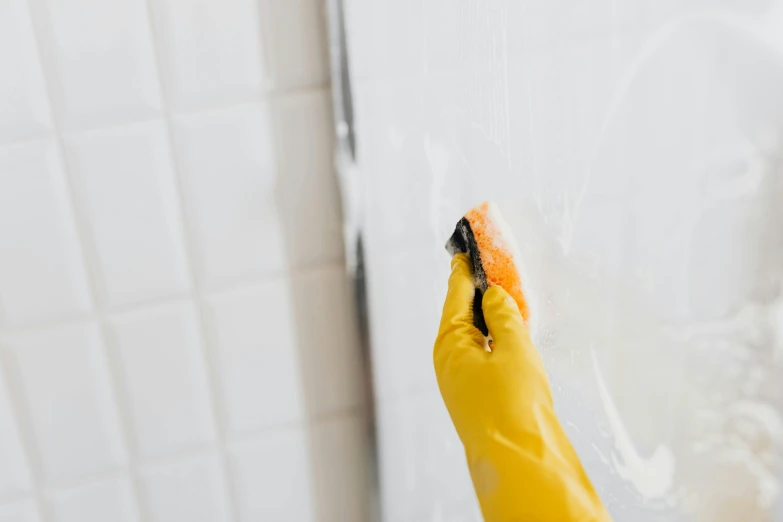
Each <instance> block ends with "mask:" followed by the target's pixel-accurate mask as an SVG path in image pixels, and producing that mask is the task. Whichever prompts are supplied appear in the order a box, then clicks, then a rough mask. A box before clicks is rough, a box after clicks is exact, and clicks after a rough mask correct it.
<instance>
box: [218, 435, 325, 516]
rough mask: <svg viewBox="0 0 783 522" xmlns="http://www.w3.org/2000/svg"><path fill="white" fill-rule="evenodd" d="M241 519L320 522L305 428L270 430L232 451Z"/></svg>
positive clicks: (232, 465) (232, 463)
mask: <svg viewBox="0 0 783 522" xmlns="http://www.w3.org/2000/svg"><path fill="white" fill-rule="evenodd" d="M230 467H231V470H232V473H233V478H234V481H235V483H236V487H237V505H238V510H239V520H240V521H241V522H253V521H255V520H279V521H280V522H308V521H311V520H316V518H315V510H314V505H313V493H312V478H311V468H310V452H309V448H308V441H307V436H306V434H305V432H304V431H303V430H302V429H301V428H291V429H285V430H280V431H270V432H268V433H267V434H265V435H263V436H262V437H260V438H259V439H258V440H257V441H254V442H253V443H252V444H250V445H242V446H239V447H236V448H234V449H232V450H231V465H230Z"/></svg>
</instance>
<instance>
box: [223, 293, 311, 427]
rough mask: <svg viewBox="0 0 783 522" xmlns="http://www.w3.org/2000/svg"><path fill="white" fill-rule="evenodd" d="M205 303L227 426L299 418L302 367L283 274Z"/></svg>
mask: <svg viewBox="0 0 783 522" xmlns="http://www.w3.org/2000/svg"><path fill="white" fill-rule="evenodd" d="M208 303H209V304H208V308H209V315H208V324H209V327H210V332H211V335H213V337H214V341H215V342H214V345H213V346H214V349H215V351H216V356H217V357H216V358H217V365H218V367H219V368H220V375H221V378H220V381H221V384H222V388H223V390H222V396H223V400H224V402H225V410H226V415H227V428H228V431H229V432H231V433H233V434H239V433H242V432H248V431H254V430H259V429H263V428H266V427H270V426H276V425H281V424H289V423H293V422H296V421H300V420H302V419H303V418H304V415H305V412H304V411H303V404H302V395H303V394H302V386H303V383H302V376H301V371H302V370H301V367H300V357H299V350H298V340H297V335H296V332H297V324H296V322H295V320H294V310H293V304H292V303H291V288H290V285H289V282H288V279H283V278H281V279H274V280H271V281H269V282H265V283H261V284H259V285H255V286H253V287H251V288H243V289H242V290H238V291H232V292H228V293H225V294H220V295H216V296H214V297H212V298H210V299H209V301H208Z"/></svg>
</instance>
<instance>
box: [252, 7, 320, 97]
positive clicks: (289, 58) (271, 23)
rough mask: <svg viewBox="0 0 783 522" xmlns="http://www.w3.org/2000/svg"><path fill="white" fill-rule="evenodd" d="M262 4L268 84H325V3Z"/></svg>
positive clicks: (280, 87) (279, 87)
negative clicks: (269, 81)
mask: <svg viewBox="0 0 783 522" xmlns="http://www.w3.org/2000/svg"><path fill="white" fill-rule="evenodd" d="M262 6H263V7H264V11H263V12H262V20H263V33H264V44H265V47H266V59H267V60H268V63H269V75H270V79H271V82H272V87H273V88H274V89H276V90H280V91H282V90H286V89H290V88H294V87H304V86H311V85H324V84H326V83H327V82H328V81H329V55H328V47H327V39H326V17H325V4H324V3H323V2H321V1H319V0H272V1H270V2H263V3H262ZM294 28H295V29H294Z"/></svg>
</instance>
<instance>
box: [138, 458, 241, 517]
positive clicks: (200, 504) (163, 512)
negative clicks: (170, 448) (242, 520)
mask: <svg viewBox="0 0 783 522" xmlns="http://www.w3.org/2000/svg"><path fill="white" fill-rule="evenodd" d="M141 482H142V486H141V487H142V497H143V499H144V500H143V501H144V502H145V504H146V511H147V513H148V519H147V520H149V522H180V521H182V522H185V521H187V522H228V521H229V520H231V517H230V510H229V495H228V491H227V486H226V479H225V476H224V474H223V468H222V466H221V464H220V459H219V458H218V457H217V456H216V455H214V454H209V455H205V456H199V457H191V458H187V459H184V460H178V461H177V462H173V463H171V464H166V465H162V466H156V467H155V468H150V469H148V470H145V471H143V472H142V478H141Z"/></svg>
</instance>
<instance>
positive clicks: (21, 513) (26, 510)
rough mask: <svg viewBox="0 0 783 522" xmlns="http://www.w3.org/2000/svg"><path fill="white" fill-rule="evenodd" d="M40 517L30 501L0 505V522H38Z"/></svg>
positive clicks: (33, 503)
mask: <svg viewBox="0 0 783 522" xmlns="http://www.w3.org/2000/svg"><path fill="white" fill-rule="evenodd" d="M40 521H41V516H40V515H39V513H38V508H37V507H36V505H35V502H34V501H33V500H32V499H28V500H17V501H16V502H11V503H10V504H0V522H40Z"/></svg>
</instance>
